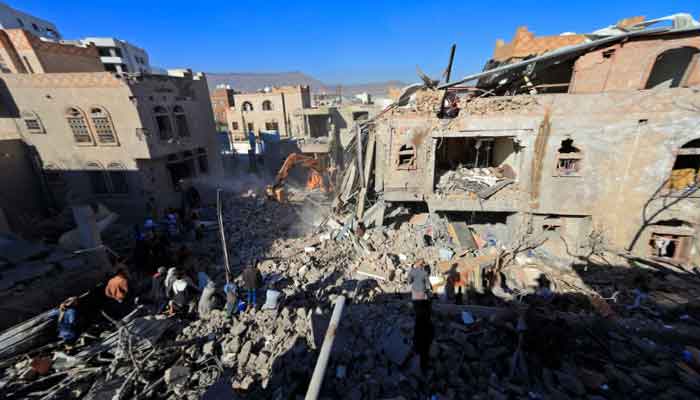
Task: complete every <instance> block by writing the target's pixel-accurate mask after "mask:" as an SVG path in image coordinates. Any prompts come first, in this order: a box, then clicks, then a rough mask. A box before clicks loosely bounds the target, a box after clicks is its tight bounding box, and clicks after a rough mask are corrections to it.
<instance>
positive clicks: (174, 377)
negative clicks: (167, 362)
mask: <svg viewBox="0 0 700 400" xmlns="http://www.w3.org/2000/svg"><path fill="white" fill-rule="evenodd" d="M189 376H190V369H189V368H188V367H185V366H181V365H176V366H174V367H171V368H168V369H167V370H166V371H165V375H164V378H165V384H167V385H175V386H177V385H182V384H184V383H186V382H187V379H188V378H189Z"/></svg>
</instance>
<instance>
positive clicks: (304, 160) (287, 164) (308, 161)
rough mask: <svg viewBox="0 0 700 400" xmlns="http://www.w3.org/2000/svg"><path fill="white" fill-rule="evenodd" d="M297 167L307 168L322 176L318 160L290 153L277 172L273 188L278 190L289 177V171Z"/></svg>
mask: <svg viewBox="0 0 700 400" xmlns="http://www.w3.org/2000/svg"><path fill="white" fill-rule="evenodd" d="M297 165H302V166H304V167H305V168H309V169H311V170H314V171H316V172H318V173H319V174H321V175H323V171H322V168H321V162H320V161H319V160H317V159H315V158H314V157H312V156H306V155H303V154H299V153H292V154H290V155H289V156H288V157H287V159H286V160H284V163H283V164H282V167H281V168H280V170H279V171H278V172H277V177H276V178H275V184H274V185H273V187H274V188H278V187H280V186H282V185H284V182H285V181H286V180H287V177H288V176H289V171H291V170H292V168H294V167H295V166H297Z"/></svg>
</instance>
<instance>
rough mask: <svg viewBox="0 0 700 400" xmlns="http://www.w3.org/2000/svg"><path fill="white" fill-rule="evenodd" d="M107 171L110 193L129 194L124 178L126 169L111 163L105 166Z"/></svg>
mask: <svg viewBox="0 0 700 400" xmlns="http://www.w3.org/2000/svg"><path fill="white" fill-rule="evenodd" d="M107 169H108V171H107V175H108V177H109V184H110V189H111V190H110V191H111V192H112V193H118V194H126V193H129V181H128V179H127V176H126V168H124V165H123V164H121V163H118V162H113V163H110V164H109V165H108V166H107Z"/></svg>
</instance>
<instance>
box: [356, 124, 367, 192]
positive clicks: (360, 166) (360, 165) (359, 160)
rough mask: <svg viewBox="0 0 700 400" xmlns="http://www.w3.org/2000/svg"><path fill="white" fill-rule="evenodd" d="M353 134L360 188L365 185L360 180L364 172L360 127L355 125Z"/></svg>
mask: <svg viewBox="0 0 700 400" xmlns="http://www.w3.org/2000/svg"><path fill="white" fill-rule="evenodd" d="M355 132H356V135H357V136H356V138H355V149H356V150H357V160H355V161H356V162H357V169H358V171H359V172H360V179H361V181H360V182H361V184H362V186H364V185H365V182H364V180H362V178H363V177H364V176H365V172H364V162H363V160H362V158H363V157H362V156H363V154H362V130H361V129H360V125H355Z"/></svg>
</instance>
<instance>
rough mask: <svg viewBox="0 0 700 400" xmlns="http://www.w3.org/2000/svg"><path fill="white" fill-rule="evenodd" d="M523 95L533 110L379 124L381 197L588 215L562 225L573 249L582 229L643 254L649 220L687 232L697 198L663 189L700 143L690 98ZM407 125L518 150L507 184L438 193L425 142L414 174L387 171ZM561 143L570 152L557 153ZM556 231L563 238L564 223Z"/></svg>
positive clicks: (661, 92) (458, 207)
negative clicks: (384, 137)
mask: <svg viewBox="0 0 700 400" xmlns="http://www.w3.org/2000/svg"><path fill="white" fill-rule="evenodd" d="M532 97H533V98H535V99H536V101H537V103H538V106H537V107H536V108H532V107H526V108H523V109H522V110H521V111H520V112H518V111H517V110H516V111H513V112H510V113H508V114H500V113H495V114H494V115H490V114H488V113H486V114H479V115H469V114H467V113H464V114H460V116H459V117H458V119H457V121H453V122H450V124H449V126H446V125H441V124H438V123H436V124H434V125H428V122H427V121H426V120H423V122H422V123H421V122H418V121H416V120H415V119H412V118H410V116H409V115H404V116H402V117H401V118H394V119H392V120H391V121H390V122H389V123H388V124H390V126H391V129H393V131H392V132H394V134H393V135H392V137H391V141H392V144H391V149H392V152H391V153H390V154H389V157H390V161H389V162H385V163H384V165H385V171H384V188H385V199H387V200H388V201H417V200H418V201H425V202H426V203H427V204H428V206H429V208H430V209H431V210H452V211H471V210H474V211H483V212H489V211H490V212H512V213H520V214H526V213H535V214H541V215H556V216H571V217H572V218H574V217H575V218H580V217H590V219H589V220H586V222H585V223H584V222H576V224H579V225H576V226H583V227H585V228H578V227H574V228H572V230H571V231H572V232H576V233H575V235H573V234H572V237H571V238H569V241H572V242H575V243H581V242H582V241H583V240H584V239H585V237H586V236H587V235H588V233H589V232H590V230H591V229H602V230H604V232H605V235H606V238H607V239H608V240H609V242H610V243H611V244H612V245H613V246H614V247H615V248H618V249H624V248H626V247H628V246H630V245H633V247H634V249H635V251H636V252H638V253H642V252H643V253H644V254H645V255H646V254H647V253H648V241H649V235H650V233H649V232H648V227H646V225H651V224H653V222H654V220H668V219H679V220H682V221H686V222H688V223H689V224H691V225H693V226H694V227H697V224H698V223H700V207H699V206H700V204H699V203H698V202H699V201H700V199H699V198H698V197H700V196H696V195H694V194H693V195H690V196H685V197H684V196H679V195H678V193H675V194H674V193H670V192H669V191H668V190H667V189H666V185H667V182H668V180H669V178H670V175H671V170H672V168H673V166H674V163H675V158H676V152H677V151H678V149H679V148H681V146H683V145H684V144H686V143H688V142H690V141H691V140H694V139H698V138H700V132H699V131H698V130H697V126H698V125H700V115H699V114H698V110H700V94H698V93H696V92H695V91H694V90H692V89H684V88H672V89H656V90H653V91H626V92H608V93H597V94H585V95H584V94H578V95H575V96H574V95H568V94H551V95H538V96H532ZM546 115H548V117H545V116H546ZM545 121H546V122H547V123H546V124H545V123H544V122H545ZM416 126H429V127H430V132H429V135H428V136H429V137H430V140H435V139H436V138H440V137H449V136H465V135H469V136H479V135H496V134H500V135H504V136H505V135H508V136H512V137H514V138H515V143H517V146H518V148H519V150H518V151H517V152H514V153H513V156H512V157H513V158H512V159H511V160H510V163H511V164H512V165H511V166H512V167H513V169H514V171H515V173H516V177H517V178H516V179H515V183H513V184H512V185H509V186H508V187H506V188H504V189H502V190H500V191H499V192H498V193H496V194H494V195H493V196H492V197H491V198H489V199H485V200H484V199H478V198H475V196H473V195H472V194H469V193H464V194H462V195H454V196H447V197H445V196H438V195H437V194H436V193H434V191H433V185H432V182H433V181H434V173H435V171H434V170H433V169H434V164H435V163H434V156H435V149H434V146H435V145H433V149H430V150H429V151H428V152H427V154H426V153H425V150H426V149H425V146H424V147H423V148H422V150H421V151H418V153H417V157H418V158H417V159H416V160H417V164H416V166H415V169H414V170H412V171H410V172H409V171H397V170H396V163H397V156H398V153H397V150H398V143H404V142H406V138H407V137H409V136H400V135H406V133H405V132H407V131H408V130H409V129H411V128H412V127H416ZM544 126H546V127H547V132H546V134H543V127H544ZM400 132H404V133H400ZM538 138H539V139H538ZM569 140H570V141H571V142H570V143H569V144H568V145H569V147H573V148H575V150H571V149H570V148H566V147H565V149H564V150H562V148H563V146H564V143H565V142H566V141H569ZM533 168H536V169H533ZM418 182H423V183H422V184H420V183H418ZM389 188H392V189H393V190H389ZM409 188H410V189H411V190H408V189H409ZM679 197H681V198H680V199H679ZM421 199H422V200H421ZM643 212H644V215H643V214H642V213H643ZM572 224H574V222H572ZM566 225H567V231H570V229H568V225H569V222H568V220H567V221H566ZM694 232H697V229H696V230H695V231H694ZM694 237H697V233H695V234H694ZM635 238H636V239H635ZM694 240H695V239H694ZM633 242H634V243H633ZM698 255H699V252H698V251H697V250H693V251H692V252H691V256H692V257H691V258H692V259H696V260H697V259H698Z"/></svg>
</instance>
